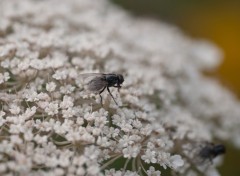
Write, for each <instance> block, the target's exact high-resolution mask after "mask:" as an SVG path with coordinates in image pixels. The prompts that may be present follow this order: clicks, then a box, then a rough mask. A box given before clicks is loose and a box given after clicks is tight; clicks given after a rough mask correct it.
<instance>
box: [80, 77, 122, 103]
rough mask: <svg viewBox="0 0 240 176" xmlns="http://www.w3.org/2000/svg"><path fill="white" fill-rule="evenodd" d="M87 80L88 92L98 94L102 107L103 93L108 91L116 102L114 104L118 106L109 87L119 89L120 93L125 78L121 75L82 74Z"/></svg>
mask: <svg viewBox="0 0 240 176" xmlns="http://www.w3.org/2000/svg"><path fill="white" fill-rule="evenodd" d="M80 76H82V77H83V78H84V80H85V83H84V84H85V85H86V86H87V90H89V91H91V92H94V93H98V94H99V96H100V98H101V105H102V96H101V93H102V92H103V91H104V90H105V89H107V91H108V93H109V94H110V96H111V97H112V99H113V100H114V102H115V103H116V105H118V104H117V102H116V100H115V99H114V97H113V95H112V93H111V92H110V90H109V87H115V88H118V91H119V90H120V88H121V87H122V86H121V84H122V83H123V81H124V78H123V76H122V75H121V74H114V73H109V74H103V73H86V74H81V75H80Z"/></svg>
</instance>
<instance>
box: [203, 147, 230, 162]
mask: <svg viewBox="0 0 240 176" xmlns="http://www.w3.org/2000/svg"><path fill="white" fill-rule="evenodd" d="M225 152H226V148H225V146H224V145H222V144H212V143H207V144H206V145H205V146H204V147H203V148H202V149H201V150H200V152H199V156H200V157H201V158H202V159H203V160H209V161H210V162H212V160H213V159H214V158H215V157H217V156H219V155H222V154H224V153H225Z"/></svg>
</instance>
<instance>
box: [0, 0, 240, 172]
mask: <svg viewBox="0 0 240 176" xmlns="http://www.w3.org/2000/svg"><path fill="white" fill-rule="evenodd" d="M0 9H1V10H0V11H1V13H0V19H1V20H0V71H1V72H0V87H1V90H0V102H1V109H0V175H4V174H8V173H9V174H10V175H26V174H29V175H59V176H60V175H94V176H95V175H107V176H113V175H119V176H122V175H125V176H137V175H156V176H159V175H164V173H166V172H169V171H171V173H177V174H178V175H193V174H198V173H199V172H204V173H217V172H216V170H215V168H214V167H205V168H204V170H202V169H198V168H199V167H198V166H199V165H201V163H200V162H197V161H195V159H196V158H198V157H199V156H198V155H197V154H198V152H199V151H200V150H201V147H202V145H203V144H204V142H206V141H209V142H210V141H212V139H213V138H218V139H222V140H227V139H232V141H233V142H235V144H237V145H238V146H240V136H239V135H238V134H239V133H240V128H239V125H240V118H239V114H240V108H239V102H238V101H237V100H236V99H235V97H234V96H233V95H232V94H231V93H229V92H228V91H227V90H226V89H224V88H222V87H221V86H220V85H219V83H217V82H216V81H214V80H212V79H210V78H206V77H204V76H203V75H202V74H201V71H202V70H205V69H213V68H214V67H216V66H217V65H218V64H219V60H220V59H221V52H220V51H219V50H218V49H217V48H216V47H215V46H213V45H212V44H211V43H209V42H207V41H196V40H191V39H189V38H187V37H186V36H184V35H183V34H182V33H181V32H180V31H179V30H178V29H176V28H175V27H173V26H169V25H166V24H163V23H161V22H157V21H154V20H150V19H145V20H144V19H139V18H138V19H136V18H134V17H132V16H130V15H129V14H127V13H126V12H124V11H123V10H120V9H118V8H116V7H114V6H113V5H111V4H110V3H109V2H108V1H105V0H91V1H89V0H68V1H61V2H59V1H58V0H49V1H36V0H21V1H19V0H11V1H9V0H1V1H0ZM91 72H96V73H98V72H100V73H120V74H123V76H124V79H125V81H124V83H123V87H122V89H121V91H120V93H118V91H117V90H116V89H114V88H113V89H111V91H112V94H113V96H114V98H115V99H116V101H117V102H118V104H119V105H120V106H119V107H118V106H116V104H115V103H114V102H113V101H112V99H111V98H110V97H109V95H108V94H107V92H106V93H105V92H104V93H103V94H102V96H103V107H101V105H100V98H99V96H98V95H96V94H91V93H88V92H86V91H84V85H83V84H82V82H81V73H91ZM200 160H201V158H200ZM208 166H209V165H208ZM206 170H207V171H206ZM205 171H206V172H205Z"/></svg>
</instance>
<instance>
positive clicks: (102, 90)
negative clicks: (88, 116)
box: [99, 87, 106, 106]
mask: <svg viewBox="0 0 240 176" xmlns="http://www.w3.org/2000/svg"><path fill="white" fill-rule="evenodd" d="M105 89H106V87H104V88H103V89H102V90H101V91H100V92H99V96H100V102H101V105H102V106H103V103H102V95H101V93H103V91H104V90H105Z"/></svg>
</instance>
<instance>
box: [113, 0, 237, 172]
mask: <svg viewBox="0 0 240 176" xmlns="http://www.w3.org/2000/svg"><path fill="white" fill-rule="evenodd" d="M112 1H113V3H115V4H117V5H119V6H121V7H123V8H125V9H127V10H129V11H130V12H131V13H133V14H135V15H139V16H149V17H151V18H156V19H160V20H162V21H165V22H166V23H170V24H174V25H176V26H179V28H181V29H182V30H183V31H184V32H185V33H186V34H187V35H189V36H191V37H194V38H204V39H208V40H210V41H212V42H214V43H215V44H217V45H218V46H219V47H220V48H222V50H223V52H224V55H225V56H224V61H223V63H222V64H221V65H220V67H219V68H218V69H217V70H215V71H214V72H213V73H211V76H214V77H217V79H219V80H220V81H221V83H222V84H224V85H225V86H226V87H228V88H229V89H231V90H232V91H233V92H234V93H235V94H236V95H238V97H240V0H181V1H180V0H112ZM239 116H240V115H239ZM226 118H227V117H226ZM239 128H240V127H239ZM239 135H240V134H239ZM225 145H226V146H227V154H226V155H225V158H224V164H223V165H222V166H221V167H220V168H219V170H220V173H221V174H222V175H223V176H239V175H240V150H237V149H235V148H234V147H233V146H232V145H231V144H225Z"/></svg>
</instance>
